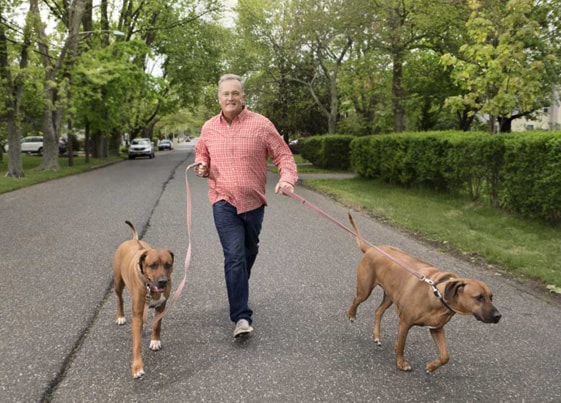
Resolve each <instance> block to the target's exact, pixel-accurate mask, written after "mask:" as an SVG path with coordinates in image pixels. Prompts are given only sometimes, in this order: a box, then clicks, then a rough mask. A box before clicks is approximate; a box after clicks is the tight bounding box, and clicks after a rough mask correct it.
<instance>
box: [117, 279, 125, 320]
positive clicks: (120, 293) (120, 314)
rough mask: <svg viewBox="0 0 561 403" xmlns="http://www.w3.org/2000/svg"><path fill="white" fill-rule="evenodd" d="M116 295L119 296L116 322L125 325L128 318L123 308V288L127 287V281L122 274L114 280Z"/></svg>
mask: <svg viewBox="0 0 561 403" xmlns="http://www.w3.org/2000/svg"><path fill="white" fill-rule="evenodd" d="M114 286H115V295H116V296H117V314H116V315H115V323H116V324H118V325H124V324H125V323H126V322H127V320H126V319H125V313H124V310H123V290H124V289H125V282H124V281H123V278H122V277H121V276H115V280H114Z"/></svg>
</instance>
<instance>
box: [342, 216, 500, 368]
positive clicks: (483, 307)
mask: <svg viewBox="0 0 561 403" xmlns="http://www.w3.org/2000/svg"><path fill="white" fill-rule="evenodd" d="M349 220H350V221H351V225H352V226H353V229H354V231H355V234H356V239H357V243H358V246H359V247H360V250H361V251H362V252H363V253H364V257H363V258H362V260H361V261H360V263H359V265H358V268H357V290H356V296H355V298H354V300H353V303H352V305H351V308H350V309H349V319H350V320H351V321H353V320H354V319H355V317H356V310H357V308H358V306H359V305H360V303H362V302H363V301H365V300H366V299H368V297H369V296H370V293H371V292H372V290H373V289H374V287H376V286H377V285H379V286H381V287H382V288H383V289H384V297H383V299H382V302H381V303H380V305H379V306H378V308H377V309H376V312H375V316H374V334H373V337H374V341H375V342H376V344H378V345H381V342H380V322H381V321H382V316H383V315H384V312H385V311H386V309H388V308H389V307H390V306H391V305H392V304H395V308H396V311H397V314H398V316H399V331H398V334H397V340H396V343H395V347H394V350H395V354H396V365H397V367H398V368H399V369H401V370H403V371H410V370H411V365H410V364H409V362H407V360H405V358H404V356H403V353H404V350H405V341H406V339H407V334H408V332H409V329H411V327H413V326H428V327H429V329H430V334H431V336H432V338H433V340H434V342H435V343H436V347H437V348H438V352H439V358H438V359H437V360H435V361H433V362H429V363H428V364H427V366H426V370H427V372H432V371H434V370H436V369H437V368H438V367H440V366H442V365H444V364H446V363H447V362H448V360H449V356H448V347H447V345H446V337H445V334H444V325H446V323H448V321H449V320H450V319H452V317H453V316H454V314H456V313H458V314H460V315H473V316H475V318H476V319H477V320H480V321H482V322H484V323H497V322H498V321H499V320H500V319H501V314H500V313H499V311H498V310H497V308H495V307H494V306H493V303H492V299H493V296H492V294H491V292H490V291H489V288H488V287H487V286H486V285H485V284H484V283H482V282H481V281H477V280H471V279H468V278H458V276H456V275H455V274H453V273H449V272H442V271H440V270H438V269H436V268H435V267H433V266H431V265H429V264H428V263H425V262H422V261H420V260H418V259H416V258H414V257H412V256H410V255H408V254H406V253H405V252H403V251H401V250H399V249H397V248H394V247H393V246H380V247H378V248H379V249H380V250H382V251H383V252H384V253H387V254H388V255H390V256H391V257H392V258H394V259H396V261H398V262H400V263H401V264H403V265H405V266H406V267H408V268H411V269H414V270H416V271H417V272H418V273H420V274H421V275H423V276H425V277H426V278H427V279H430V280H432V281H433V282H434V286H435V287H436V289H437V290H438V292H439V294H440V296H441V297H442V298H443V300H441V299H439V298H438V297H437V295H436V294H435V293H434V290H433V288H432V287H431V286H430V285H429V284H428V283H426V282H424V281H420V280H419V278H418V277H416V276H415V275H413V274H412V273H410V272H409V271H408V270H407V269H406V268H404V267H401V266H400V265H399V264H398V263H396V262H395V261H392V260H391V259H390V258H389V257H387V256H385V255H384V254H383V253H382V252H380V251H379V250H378V249H377V248H374V247H369V246H368V245H367V244H366V243H365V242H364V240H363V239H362V237H361V236H360V233H359V232H358V228H357V226H356V225H355V223H354V221H353V218H352V216H351V215H350V214H349Z"/></svg>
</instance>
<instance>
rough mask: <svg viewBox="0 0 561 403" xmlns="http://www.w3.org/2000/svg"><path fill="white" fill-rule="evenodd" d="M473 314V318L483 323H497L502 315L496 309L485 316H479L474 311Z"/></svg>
mask: <svg viewBox="0 0 561 403" xmlns="http://www.w3.org/2000/svg"><path fill="white" fill-rule="evenodd" d="M473 316H475V319H477V320H478V321H481V322H483V323H499V321H500V320H501V317H502V315H501V314H500V313H499V312H498V311H495V312H492V313H491V314H490V315H487V316H480V315H478V314H475V313H474V314H473Z"/></svg>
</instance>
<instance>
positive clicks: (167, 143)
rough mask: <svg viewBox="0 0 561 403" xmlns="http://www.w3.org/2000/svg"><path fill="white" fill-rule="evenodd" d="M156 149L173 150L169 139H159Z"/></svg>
mask: <svg viewBox="0 0 561 403" xmlns="http://www.w3.org/2000/svg"><path fill="white" fill-rule="evenodd" d="M158 150H160V151H161V150H173V143H172V142H171V141H170V140H160V142H159V143H158Z"/></svg>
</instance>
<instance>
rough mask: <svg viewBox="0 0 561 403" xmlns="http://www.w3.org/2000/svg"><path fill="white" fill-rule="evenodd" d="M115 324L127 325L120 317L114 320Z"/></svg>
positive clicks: (123, 318)
mask: <svg viewBox="0 0 561 403" xmlns="http://www.w3.org/2000/svg"><path fill="white" fill-rule="evenodd" d="M115 323H116V324H118V325H124V324H125V323H127V320H126V319H125V317H124V316H121V317H120V318H116V319H115Z"/></svg>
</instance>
